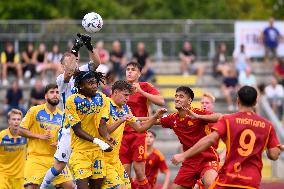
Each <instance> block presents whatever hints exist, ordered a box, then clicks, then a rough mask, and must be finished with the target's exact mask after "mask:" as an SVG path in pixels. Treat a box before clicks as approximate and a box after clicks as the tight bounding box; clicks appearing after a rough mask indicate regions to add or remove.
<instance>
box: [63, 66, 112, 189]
mask: <svg viewBox="0 0 284 189" xmlns="http://www.w3.org/2000/svg"><path fill="white" fill-rule="evenodd" d="M102 80H103V75H102V74H101V73H99V72H95V71H87V72H85V71H79V72H77V73H76V74H75V87H77V88H78V93H76V94H73V95H71V96H70V97H68V99H67V101H66V108H65V120H64V127H65V128H72V129H70V131H71V149H72V153H71V156H70V159H69V164H70V167H71V169H72V170H73V173H74V177H75V180H76V184H77V187H78V188H80V189H88V188H90V189H95V188H101V185H102V183H103V179H104V178H105V176H106V170H105V169H106V166H105V161H104V155H103V151H102V149H101V148H100V147H99V145H97V143H98V141H97V140H98V139H97V138H99V137H100V136H102V137H103V138H104V139H105V140H106V141H108V142H109V143H111V144H115V143H116V141H115V140H114V138H113V137H111V136H110V135H109V133H108V131H107V128H106V122H107V120H108V119H109V112H108V110H109V107H108V106H109V100H108V99H107V97H106V96H105V95H104V94H102V93H101V92H98V91H97V89H98V86H99V83H100V82H101V81H102Z"/></svg>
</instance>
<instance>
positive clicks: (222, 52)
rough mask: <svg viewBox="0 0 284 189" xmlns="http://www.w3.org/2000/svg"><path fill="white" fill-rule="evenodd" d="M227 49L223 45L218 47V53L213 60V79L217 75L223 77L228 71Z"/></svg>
mask: <svg viewBox="0 0 284 189" xmlns="http://www.w3.org/2000/svg"><path fill="white" fill-rule="evenodd" d="M226 53H227V47H226V44H225V43H220V44H219V47H218V52H217V53H216V55H215V56H214V58H213V74H214V77H217V76H218V75H220V74H221V75H222V76H225V75H226V74H227V73H226V72H227V71H228V69H229V63H228V57H227V54H226Z"/></svg>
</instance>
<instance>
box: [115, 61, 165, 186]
mask: <svg viewBox="0 0 284 189" xmlns="http://www.w3.org/2000/svg"><path fill="white" fill-rule="evenodd" d="M140 76H141V66H140V64H139V63H137V62H129V63H128V64H127V65H126V80H127V81H128V82H130V83H131V84H132V87H133V88H134V93H133V94H131V95H130V96H129V100H128V101H127V105H128V106H129V107H130V109H131V112H132V113H133V115H134V116H136V117H147V116H148V115H149V108H148V107H149V104H150V103H154V104H156V105H158V106H163V105H165V101H164V98H163V97H162V96H161V95H160V93H159V91H158V90H157V89H156V88H155V87H154V86H153V85H151V84H150V83H147V82H139V77H140ZM145 139H146V133H137V132H136V131H135V130H134V129H133V128H132V127H131V126H129V125H126V127H125V129H124V134H123V139H122V145H121V148H120V154H119V155H120V160H121V162H122V164H123V165H124V168H125V170H126V172H127V174H128V175H129V176H130V175H131V166H132V163H133V167H134V171H135V174H136V179H137V181H138V188H141V189H144V188H149V184H148V180H147V177H146V175H145ZM132 187H133V188H134V187H135V186H132Z"/></svg>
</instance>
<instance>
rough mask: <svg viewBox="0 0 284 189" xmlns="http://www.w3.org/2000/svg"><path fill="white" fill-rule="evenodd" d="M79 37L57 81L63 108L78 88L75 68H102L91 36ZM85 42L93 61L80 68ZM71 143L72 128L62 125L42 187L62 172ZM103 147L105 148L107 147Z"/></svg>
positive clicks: (65, 56)
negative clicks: (79, 61) (75, 83)
mask: <svg viewBox="0 0 284 189" xmlns="http://www.w3.org/2000/svg"><path fill="white" fill-rule="evenodd" d="M78 37H80V38H79V39H76V40H75V44H74V46H73V48H72V50H71V53H69V52H66V53H64V55H63V57H62V59H61V64H62V66H63V70H64V73H62V74H60V75H59V76H58V77H57V79H56V83H57V85H58V88H59V92H60V98H61V102H62V105H63V107H62V109H65V104H66V100H67V98H68V97H69V96H70V95H72V94H73V93H75V92H76V88H75V87H74V78H73V74H74V72H75V70H77V69H79V70H80V71H90V70H95V69H96V68H97V67H98V69H99V70H100V66H99V65H100V59H99V56H98V54H97V52H96V51H95V49H94V48H93V46H92V44H91V37H90V36H88V35H82V34H78ZM83 44H84V45H85V46H86V47H87V49H88V50H89V55H90V57H91V60H92V61H91V62H90V63H88V64H85V65H83V66H80V67H79V68H78V61H77V57H78V52H79V50H80V48H81V47H82V45H83ZM97 141H99V142H100V143H98V144H102V145H104V146H106V147H108V145H107V144H106V143H104V142H103V141H100V140H99V139H97ZM70 143H71V137H70V128H67V129H65V128H64V127H62V128H61V129H60V131H59V137H58V145H57V150H56V153H55V154H54V157H55V162H54V165H53V166H52V167H51V168H50V169H49V170H48V171H47V173H46V175H45V177H44V179H43V182H42V184H41V186H40V189H44V188H47V187H48V186H49V185H50V183H51V182H52V181H53V180H54V178H55V177H56V176H57V173H60V172H61V171H62V170H63V169H64V168H65V166H66V164H67V162H68V160H69V157H70V154H71V147H70ZM103 148H104V149H105V147H103Z"/></svg>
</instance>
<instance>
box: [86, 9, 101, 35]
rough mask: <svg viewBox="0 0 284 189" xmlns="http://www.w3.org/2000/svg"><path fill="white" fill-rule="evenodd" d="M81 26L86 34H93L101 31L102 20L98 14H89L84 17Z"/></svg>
mask: <svg viewBox="0 0 284 189" xmlns="http://www.w3.org/2000/svg"><path fill="white" fill-rule="evenodd" d="M82 26H83V27H84V28H85V30H86V31H87V32H89V33H95V32H98V31H100V30H101V29H102V27H103V19H102V17H101V16H100V15H99V14H98V13H95V12H90V13H88V14H86V15H85V16H84V18H83V20H82Z"/></svg>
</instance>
